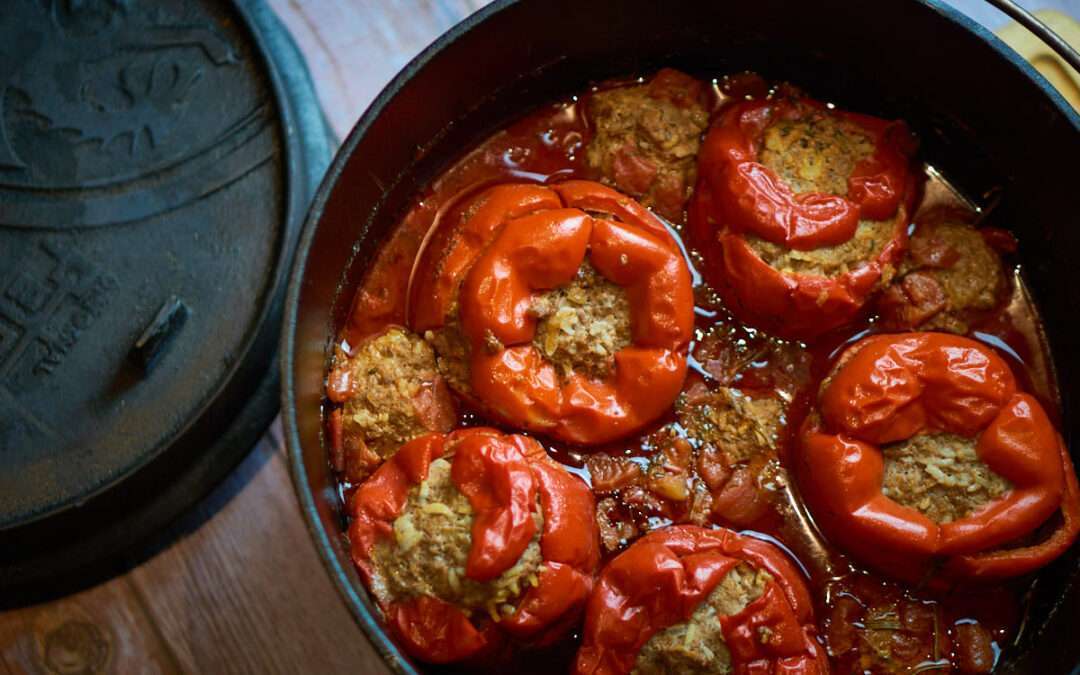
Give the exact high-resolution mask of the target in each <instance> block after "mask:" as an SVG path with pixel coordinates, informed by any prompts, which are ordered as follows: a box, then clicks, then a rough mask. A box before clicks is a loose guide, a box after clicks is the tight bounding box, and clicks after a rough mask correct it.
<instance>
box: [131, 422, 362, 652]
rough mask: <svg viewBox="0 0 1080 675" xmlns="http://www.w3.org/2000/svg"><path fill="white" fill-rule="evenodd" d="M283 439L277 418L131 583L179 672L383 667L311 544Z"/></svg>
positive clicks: (134, 572) (134, 576) (133, 574)
mask: <svg viewBox="0 0 1080 675" xmlns="http://www.w3.org/2000/svg"><path fill="white" fill-rule="evenodd" d="M281 446H282V442H281V436H280V428H279V426H278V425H277V424H275V426H274V427H273V429H272V431H271V433H270V434H269V435H268V437H267V438H266V439H265V440H264V441H263V442H261V443H260V444H259V445H258V446H257V447H256V448H255V451H254V452H253V453H252V455H251V456H250V457H248V459H247V460H246V461H245V462H244V463H243V465H242V466H241V467H240V469H239V470H238V471H237V472H236V473H234V474H233V476H232V477H230V479H229V482H230V483H234V484H238V485H233V486H230V485H226V486H223V489H222V490H221V491H219V494H216V495H215V496H213V497H211V498H210V499H209V500H208V501H207V502H205V503H203V504H202V505H200V506H199V507H198V508H199V510H200V511H202V513H200V514H197V516H199V517H205V518H206V520H205V522H204V523H203V524H202V526H201V527H200V528H199V529H198V530H197V531H195V532H194V533H192V534H191V535H190V536H187V537H185V538H183V539H181V540H179V541H177V542H176V543H175V544H174V545H173V546H171V547H170V548H168V549H167V550H165V551H164V552H162V553H161V554H159V555H158V556H156V557H154V558H153V559H151V560H150V561H148V562H147V563H145V564H144V565H142V566H140V567H138V568H137V569H135V570H134V571H133V572H132V573H131V574H130V578H131V583H132V586H133V587H134V589H135V590H136V591H137V592H138V593H139V595H140V596H141V598H142V600H143V602H144V603H145V605H146V607H147V609H148V611H149V612H150V614H152V615H153V617H154V619H155V622H156V625H157V628H158V630H159V631H160V633H161V635H162V637H163V638H164V639H165V641H166V642H167V643H168V644H169V645H170V647H171V648H172V650H173V652H174V653H175V654H176V659H177V661H178V662H179V664H180V667H181V669H182V670H183V671H184V672H191V673H208V672H217V673H220V672H237V673H241V672H245V673H246V672H257V673H276V672H281V673H299V672H313V673H344V672H365V673H366V672H371V673H376V672H382V671H381V670H380V669H381V665H380V663H379V661H378V659H377V657H376V656H375V655H374V653H373V651H372V649H371V647H370V646H369V645H368V644H367V642H366V639H365V638H364V636H363V634H362V633H361V632H360V630H359V629H358V628H357V626H356V624H355V622H354V621H353V620H352V617H351V616H349V614H348V612H347V611H346V610H345V607H344V605H343V604H342V603H341V601H340V600H339V599H338V597H337V593H336V591H335V590H334V588H333V587H332V585H331V583H330V579H329V577H328V576H327V575H326V574H325V572H324V571H323V568H322V564H321V562H320V561H319V559H318V557H317V554H316V552H315V550H314V548H313V546H312V545H311V544H310V539H309V537H308V533H307V530H306V528H305V526H304V523H303V522H302V520H301V517H300V513H299V510H298V509H297V506H296V499H295V497H294V495H293V491H292V485H291V483H290V481H289V476H288V470H287V468H286V465H285V460H284V457H283V454H282V453H281V451H280V448H281ZM237 487H239V488H240V489H239V490H238V492H239V494H238V495H237V496H236V497H235V498H231V499H230V498H229V495H230V493H232V492H234V489H230V488H237ZM238 655H239V656H242V658H237V657H238Z"/></svg>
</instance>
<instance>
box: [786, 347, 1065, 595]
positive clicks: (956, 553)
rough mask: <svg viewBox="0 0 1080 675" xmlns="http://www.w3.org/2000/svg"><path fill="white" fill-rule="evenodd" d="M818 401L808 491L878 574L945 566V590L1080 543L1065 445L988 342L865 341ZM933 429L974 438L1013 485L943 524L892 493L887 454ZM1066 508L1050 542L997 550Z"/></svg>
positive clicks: (1014, 570) (824, 517)
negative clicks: (886, 483) (884, 449)
mask: <svg viewBox="0 0 1080 675" xmlns="http://www.w3.org/2000/svg"><path fill="white" fill-rule="evenodd" d="M818 403H819V414H816V415H811V416H809V417H808V418H807V420H806V421H805V422H804V424H803V427H802V430H801V448H800V450H799V452H798V456H797V466H796V474H797V478H798V482H799V487H800V491H801V492H802V495H803V497H804V498H805V500H806V502H807V504H808V506H809V507H810V510H811V513H812V514H813V516H814V519H815V520H816V521H817V523H818V525H819V526H820V527H821V528H822V529H823V530H824V531H825V533H826V534H827V535H828V536H829V537H830V538H832V539H834V540H835V541H836V542H837V543H839V544H840V545H841V546H843V547H844V548H846V549H847V550H849V551H850V552H852V553H853V554H855V555H856V556H857V557H859V558H860V559H862V560H864V561H865V562H867V563H869V564H871V565H873V566H874V567H876V568H878V569H880V570H882V571H885V572H887V573H889V574H892V575H894V576H897V577H900V578H904V579H909V580H919V579H922V578H924V577H925V576H926V575H927V574H928V573H929V572H930V571H931V570H932V569H933V568H934V567H936V565H937V564H938V563H944V568H943V569H942V571H941V573H940V574H939V576H940V578H941V580H942V581H943V582H944V581H949V582H968V581H972V580H974V579H980V580H982V579H997V578H1002V577H1009V576H1015V575H1018V574H1023V573H1025V572H1027V571H1030V570H1032V569H1034V568H1036V567H1038V566H1041V565H1042V564H1045V563H1046V562H1049V560H1050V559H1052V557H1054V556H1055V555H1058V554H1060V553H1061V552H1063V551H1064V549H1065V548H1067V547H1068V545H1069V544H1070V543H1071V542H1072V541H1073V540H1074V539H1075V537H1076V527H1077V524H1076V521H1077V519H1076V517H1075V515H1076V512H1075V505H1074V503H1075V493H1076V490H1075V488H1074V487H1069V486H1075V478H1076V477H1075V475H1073V474H1072V473H1071V472H1072V466H1071V463H1069V462H1068V455H1067V453H1066V452H1065V451H1064V448H1063V444H1062V442H1061V439H1060V437H1059V435H1058V433H1057V432H1056V430H1055V429H1054V428H1053V426H1052V424H1051V422H1050V420H1049V418H1048V417H1047V416H1046V413H1045V411H1044V410H1043V409H1042V406H1041V405H1040V404H1039V403H1038V401H1036V400H1035V399H1034V398H1033V397H1032V396H1030V395H1029V394H1026V393H1023V392H1021V391H1019V390H1018V389H1017V384H1016V380H1015V378H1014V376H1013V374H1012V371H1011V370H1010V369H1009V366H1008V364H1006V363H1005V361H1004V360H1003V359H1001V357H999V356H997V355H996V354H995V353H994V352H993V351H992V350H991V349H990V348H988V347H986V346H985V345H982V344H980V343H978V342H975V341H974V340H970V339H968V338H964V337H959V336H956V335H950V334H944V333H906V334H897V335H879V336H874V337H870V338H866V339H864V340H861V341H859V342H857V343H856V344H854V345H853V346H851V347H850V348H849V349H848V350H847V351H846V352H845V353H844V355H843V356H841V358H840V361H839V363H838V365H837V367H836V369H835V370H834V372H833V374H832V376H831V377H830V378H829V379H827V380H826V382H825V383H824V384H823V385H822V388H821V391H820V392H819V396H818ZM931 431H942V432H949V433H954V434H959V435H962V436H966V437H968V438H974V439H977V441H976V448H975V451H976V454H977V455H978V457H979V459H980V460H981V461H982V462H984V463H985V464H986V465H987V466H989V467H990V469H991V470H993V471H994V472H995V473H997V474H998V475H1000V476H1002V477H1004V478H1006V479H1008V480H1009V481H1010V482H1011V483H1012V484H1013V488H1012V489H1011V490H1009V491H1008V492H1006V493H1005V494H1004V495H1002V496H1001V497H999V498H997V499H995V500H993V501H991V502H990V503H988V504H986V505H985V506H983V507H982V508H980V509H979V510H978V511H976V512H975V513H972V514H970V515H968V516H967V517H964V518H961V519H959V520H955V521H952V522H949V523H945V524H938V523H935V522H934V521H932V520H930V519H929V518H927V517H926V516H924V515H922V514H921V513H919V512H918V511H916V510H914V509H910V508H907V507H905V506H902V505H900V504H899V503H897V502H895V501H893V500H891V499H889V498H888V497H886V496H885V495H884V494H882V492H881V486H882V477H883V475H884V460H883V458H882V455H881V451H880V446H882V445H884V444H886V443H894V442H897V441H902V440H905V439H907V438H910V437H912V436H914V435H916V434H918V433H921V432H931ZM1070 494H1071V495H1073V496H1070ZM1058 510H1061V511H1062V512H1063V514H1064V515H1065V521H1066V522H1065V525H1064V526H1063V527H1062V528H1060V529H1059V531H1058V533H1056V534H1055V535H1053V536H1052V537H1051V541H1049V542H1046V543H1045V544H1044V545H1040V546H1035V547H1032V549H1027V550H1026V549H1015V550H1012V551H1007V552H995V551H996V550H997V549H999V548H1000V547H1001V546H1003V545H1006V544H1008V543H1010V542H1012V541H1015V540H1017V539H1019V538H1021V537H1023V536H1025V535H1027V534H1029V533H1031V532H1033V531H1034V530H1035V529H1036V528H1038V527H1039V526H1040V525H1042V523H1044V522H1045V521H1046V520H1047V519H1048V518H1049V517H1050V516H1052V515H1053V514H1054V513H1055V512H1057V511H1058ZM965 569H966V570H967V572H965V573H962V574H961V573H959V572H961V571H962V570H965ZM950 577H951V579H950Z"/></svg>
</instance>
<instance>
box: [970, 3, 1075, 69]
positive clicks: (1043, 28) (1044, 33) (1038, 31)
mask: <svg viewBox="0 0 1080 675" xmlns="http://www.w3.org/2000/svg"><path fill="white" fill-rule="evenodd" d="M986 2H988V3H989V4H991V5H993V6H994V7H997V8H998V9H1000V10H1001V11H1002V12H1005V13H1006V14H1008V15H1009V16H1011V17H1012V18H1014V19H1016V21H1017V23H1019V24H1020V25H1022V26H1023V27H1024V28H1027V29H1028V30H1029V31H1031V32H1032V33H1034V34H1035V36H1036V37H1038V38H1039V39H1040V40H1042V41H1043V42H1045V43H1046V44H1047V46H1048V47H1050V48H1051V49H1053V50H1054V51H1055V52H1057V53H1058V55H1059V56H1061V58H1063V59H1065V61H1066V62H1067V63H1068V64H1069V65H1070V66H1072V67H1073V68H1075V69H1076V71H1077V72H1080V53H1078V52H1077V51H1076V50H1075V49H1073V48H1072V47H1071V46H1070V45H1069V43H1067V42H1065V40H1062V39H1061V36H1060V35H1058V34H1057V33H1055V32H1054V31H1052V30H1050V28H1049V27H1048V26H1047V25H1046V24H1045V23H1043V22H1042V21H1039V20H1038V19H1036V18H1035V17H1034V16H1032V14H1031V12H1029V11H1027V10H1026V9H1024V8H1023V7H1021V6H1020V5H1018V4H1016V3H1015V2H1014V1H1013V0H986Z"/></svg>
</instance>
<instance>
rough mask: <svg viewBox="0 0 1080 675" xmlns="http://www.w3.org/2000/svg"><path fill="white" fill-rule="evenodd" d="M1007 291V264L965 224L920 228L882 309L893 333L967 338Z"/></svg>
mask: <svg viewBox="0 0 1080 675" xmlns="http://www.w3.org/2000/svg"><path fill="white" fill-rule="evenodd" d="M1007 288H1008V283H1007V281H1006V278H1005V270H1004V266H1003V265H1002V263H1001V258H1000V256H999V254H998V252H997V251H996V250H995V249H994V248H993V247H991V246H990V245H989V244H988V243H987V241H986V239H985V238H984V237H983V235H982V233H981V232H980V231H979V230H977V229H975V228H974V227H972V226H971V225H967V224H964V223H959V222H940V223H928V224H920V225H919V226H918V228H917V229H916V231H915V234H914V235H913V236H912V238H911V249H910V252H909V254H908V256H907V258H905V259H904V262H903V263H902V264H901V266H900V276H899V278H898V279H897V280H896V281H895V282H894V283H893V284H892V286H890V287H889V288H888V289H887V290H886V291H885V293H884V295H883V296H882V299H881V303H880V308H881V313H882V318H883V319H884V320H885V322H886V323H887V324H888V325H889V326H890V327H892V328H897V329H912V328H921V329H924V330H943V331H949V332H951V333H960V334H964V333H967V332H968V330H970V321H971V319H972V318H973V317H975V316H977V315H978V314H979V313H980V312H987V311H989V310H992V309H994V308H995V307H996V306H997V305H998V303H999V302H1000V301H1001V300H1002V298H1003V295H1004V294H1005V292H1006V291H1007Z"/></svg>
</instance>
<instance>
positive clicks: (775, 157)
mask: <svg viewBox="0 0 1080 675" xmlns="http://www.w3.org/2000/svg"><path fill="white" fill-rule="evenodd" d="M873 153H874V145H873V142H872V141H871V139H870V138H869V137H867V136H866V134H864V133H863V132H862V131H860V130H859V129H858V128H857V127H856V126H854V125H853V124H851V123H848V122H845V121H843V120H840V119H838V118H836V117H833V116H831V115H826V114H817V115H814V116H811V117H809V118H806V119H801V120H781V121H779V122H777V123H775V124H773V125H771V126H770V127H769V128H767V129H766V130H765V134H764V138H763V143H762V149H761V151H760V153H759V156H758V160H759V161H760V162H761V163H762V164H763V165H765V166H766V167H768V168H770V169H772V170H773V171H775V172H776V173H777V174H778V175H779V176H780V178H781V179H783V180H784V181H785V182H786V183H787V185H788V186H789V187H791V189H792V190H793V191H794V192H795V193H796V194H798V193H803V192H824V193H828V194H833V195H838V196H846V195H847V193H848V177H849V176H850V175H851V172H852V171H853V170H854V169H855V167H856V166H857V165H858V163H859V162H861V161H862V160H864V159H866V158H868V157H870V156H871V155H873ZM895 229H896V221H895V219H891V220H885V221H879V220H862V221H860V222H859V226H858V228H857V229H856V231H855V235H854V236H853V237H852V238H851V239H849V240H848V241H846V242H844V243H842V244H838V245H836V246H824V247H821V248H816V249H813V250H809V251H796V250H794V249H789V248H787V247H785V246H781V245H778V244H774V243H772V242H769V241H765V240H764V239H760V238H758V237H754V236H747V237H746V241H747V243H748V244H749V245H750V248H751V249H753V250H754V252H755V253H757V255H758V256H760V257H761V259H762V260H764V261H765V262H766V263H768V264H769V265H770V266H771V267H773V268H774V269H777V270H780V271H781V272H784V273H786V274H802V275H810V276H823V277H837V276H841V275H843V274H846V273H848V272H851V271H853V270H855V269H857V268H858V267H859V265H861V264H862V263H864V262H866V261H869V260H873V259H875V258H877V257H878V256H879V255H880V254H881V251H882V250H883V249H884V247H885V246H886V245H887V244H888V243H889V242H890V241H891V240H892V239H893V238H894V235H895ZM893 272H894V271H893V270H892V269H891V268H890V269H888V270H886V273H885V275H884V277H885V278H883V279H882V281H881V283H882V284H887V283H888V282H889V281H891V279H892V275H893Z"/></svg>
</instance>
